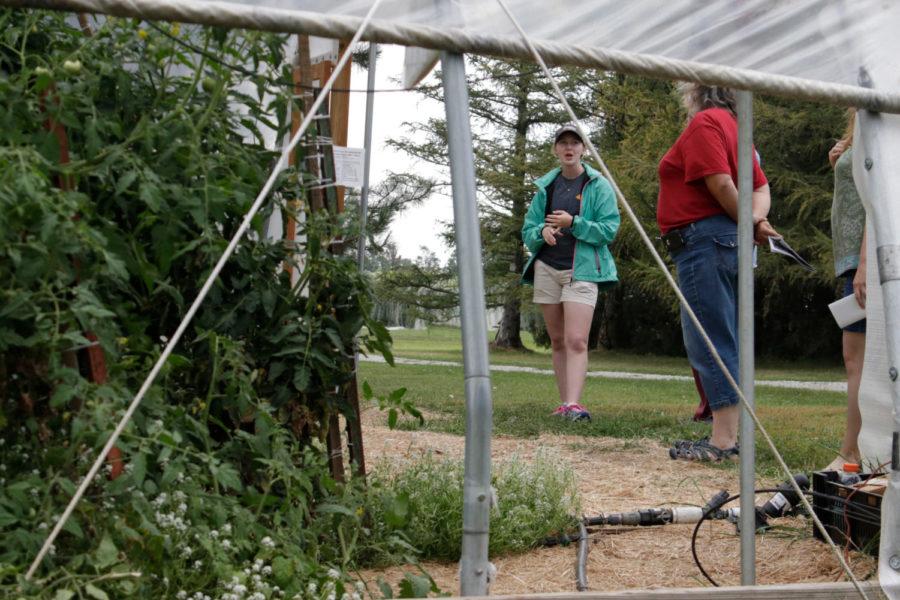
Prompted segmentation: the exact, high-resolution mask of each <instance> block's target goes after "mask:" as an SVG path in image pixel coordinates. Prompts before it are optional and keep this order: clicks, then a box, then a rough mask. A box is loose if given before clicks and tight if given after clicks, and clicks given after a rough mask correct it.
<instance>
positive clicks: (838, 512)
mask: <svg viewBox="0 0 900 600" xmlns="http://www.w3.org/2000/svg"><path fill="white" fill-rule="evenodd" d="M783 491H784V490H782V489H779V488H761V489H757V490H754V491H753V493H754V495H757V494H766V493H783ZM803 493H804V495H808V496H813V497H817V498H827V499H829V500H834V501H838V502H841V503H844V509H843V510H835V509H826V508H824V507H816V508H817V509H819V510H820V512H825V513H831V514H834V515H838V516H841V517H843V516H844V515H845V514H846V511H847V505H848V504H849V503H848V502H847V500H848V498H843V497H841V496H836V495H834V494H826V493H823V492H815V491H813V490H803ZM740 497H741V495H740V494H734V495H733V496H729V497H728V498H726V499H725V500H724V501H722V502H721V503H720V504H718V505H716V506H711V507H709V508H708V509H707V510H705V511H703V514H702V515H701V516H700V520H699V521H697V524H696V525H695V526H694V531H693V533H692V534H691V555H692V556H693V558H694V564H696V565H697V568H698V569H699V570H700V573H702V574H703V576H704V577H705V578H706V580H707V581H709V582H710V583H711V584H712V585H714V586H715V587H720V585H719V583H718V582H717V581H716V580H715V579H713V578H712V576H711V575H710V574H709V573H708V572H707V571H706V569H705V568H703V564H702V563H701V562H700V557H699V556H698V554H697V535H698V534H699V532H700V527H701V526H702V525H703V523H704V522H705V521H707V520H708V519H709V518H710V517H711V516H713V515H714V514H715V513H716V511H718V510H719V509H721V508H722V507H723V506H725V505H726V504H730V503H731V502H734V501H735V500H738V499H739V498H740ZM860 508H862V507H860ZM861 512H862V513H864V512H865V511H861ZM872 512H873V513H874V511H872ZM871 516H874V514H873V515H871ZM854 517H857V518H856V521H857V522H860V523H864V524H866V525H872V526H875V527H880V526H881V520H880V518H879V519H878V520H876V519H874V518H869V519H866V518H863V517H862V516H858V515H857V514H856V513H854ZM826 527H827V528H829V529H832V530H834V531H837V532H838V533H840V534H841V535H843V536H844V537H845V539H847V540H849V539H850V531H849V529H847V530H841V529H839V528H837V527H835V526H834V525H827V526H826Z"/></svg>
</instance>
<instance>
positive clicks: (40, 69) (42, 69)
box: [34, 67, 50, 75]
mask: <svg viewBox="0 0 900 600" xmlns="http://www.w3.org/2000/svg"><path fill="white" fill-rule="evenodd" d="M34 74H35V75H50V69H48V68H47V67H35V68H34Z"/></svg>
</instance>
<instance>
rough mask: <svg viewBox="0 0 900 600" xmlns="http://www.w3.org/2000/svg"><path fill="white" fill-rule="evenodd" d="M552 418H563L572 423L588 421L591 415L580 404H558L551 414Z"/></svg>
mask: <svg viewBox="0 0 900 600" xmlns="http://www.w3.org/2000/svg"><path fill="white" fill-rule="evenodd" d="M551 416H553V417H563V418H565V419H570V420H572V421H590V420H591V413H589V412H588V411H587V409H586V408H585V407H583V406H582V405H580V404H560V405H559V406H558V407H557V408H556V410H554V411H553V413H552V414H551Z"/></svg>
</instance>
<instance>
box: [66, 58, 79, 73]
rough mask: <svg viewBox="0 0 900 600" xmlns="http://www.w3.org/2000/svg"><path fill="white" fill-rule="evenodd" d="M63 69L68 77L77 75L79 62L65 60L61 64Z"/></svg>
mask: <svg viewBox="0 0 900 600" xmlns="http://www.w3.org/2000/svg"><path fill="white" fill-rule="evenodd" d="M63 69H65V71H66V73H68V74H69V75H78V74H79V73H81V61H80V60H67V61H66V62H64V63H63Z"/></svg>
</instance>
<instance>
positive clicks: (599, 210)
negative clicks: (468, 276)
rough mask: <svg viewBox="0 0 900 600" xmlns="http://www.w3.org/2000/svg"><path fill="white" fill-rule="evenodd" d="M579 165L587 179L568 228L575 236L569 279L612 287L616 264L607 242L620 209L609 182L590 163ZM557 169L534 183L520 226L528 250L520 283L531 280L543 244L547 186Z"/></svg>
mask: <svg viewBox="0 0 900 600" xmlns="http://www.w3.org/2000/svg"><path fill="white" fill-rule="evenodd" d="M582 165H583V166H584V168H585V170H586V171H587V174H588V178H589V180H588V183H587V185H586V186H585V188H584V193H583V194H582V199H581V210H580V212H579V214H578V215H576V216H575V222H574V223H573V224H572V228H571V230H572V235H574V236H575V259H574V261H573V262H574V264H573V267H572V268H573V274H572V279H574V280H576V281H595V282H597V285H598V286H599V287H600V289H601V290H603V289H606V288H610V287H612V286H614V285H615V284H616V282H617V281H618V280H619V278H618V275H617V274H616V263H615V262H614V261H613V257H612V253H611V252H610V251H609V244H610V243H612V241H613V239H615V237H616V232H617V231H618V230H619V223H620V218H619V208H618V206H617V205H616V196H615V194H614V193H613V190H612V186H610V185H609V182H608V181H607V180H606V179H605V178H604V177H603V176H602V175H601V174H600V173H599V172H598V171H597V170H596V169H594V168H592V167H591V166H590V165H587V164H584V163H582ZM559 172H560V168H559V167H557V168H556V169H553V170H552V171H550V172H549V173H547V174H546V175H544V176H543V177H541V178H540V179H538V180H537V181H535V182H534V183H535V185H537V188H538V190H537V193H535V195H534V198H533V199H532V201H531V206H529V207H528V213H526V215H525V223H524V224H523V225H522V241H523V242H525V246H526V247H527V248H528V250H529V252H531V258H530V259H529V260H528V264H527V265H525V272H524V273H523V274H522V283H528V284H533V283H534V261H535V258H536V257H537V255H538V252H539V251H540V250H541V247H542V246H543V245H544V244H545V242H544V238H543V237H542V236H541V229H543V227H544V217H545V216H546V214H547V186H549V185H550V184H551V183H553V180H554V179H556V176H557V175H559Z"/></svg>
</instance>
